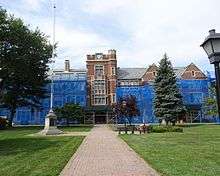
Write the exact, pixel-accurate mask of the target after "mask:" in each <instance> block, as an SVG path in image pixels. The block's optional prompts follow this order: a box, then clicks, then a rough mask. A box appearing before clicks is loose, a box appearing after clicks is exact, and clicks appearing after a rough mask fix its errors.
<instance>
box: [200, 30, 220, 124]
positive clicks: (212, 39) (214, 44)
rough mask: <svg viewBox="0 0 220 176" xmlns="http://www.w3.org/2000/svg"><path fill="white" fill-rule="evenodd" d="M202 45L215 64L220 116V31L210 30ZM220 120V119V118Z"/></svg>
mask: <svg viewBox="0 0 220 176" xmlns="http://www.w3.org/2000/svg"><path fill="white" fill-rule="evenodd" d="M201 47H203V49H204V50H205V52H206V54H207V55H208V58H209V61H210V63H211V64H214V66H215V77H216V98H217V107H218V116H219V118H220V69H219V64H220V33H215V29H212V30H210V31H209V35H208V36H207V37H206V39H205V41H204V42H203V43H202V44H201ZM219 122H220V119H219Z"/></svg>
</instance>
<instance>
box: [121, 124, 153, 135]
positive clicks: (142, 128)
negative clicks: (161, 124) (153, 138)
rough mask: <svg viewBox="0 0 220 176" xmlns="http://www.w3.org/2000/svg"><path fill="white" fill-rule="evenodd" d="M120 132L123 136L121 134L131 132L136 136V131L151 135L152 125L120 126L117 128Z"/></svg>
mask: <svg viewBox="0 0 220 176" xmlns="http://www.w3.org/2000/svg"><path fill="white" fill-rule="evenodd" d="M117 130H118V134H121V132H123V131H124V132H125V134H127V133H128V131H131V133H132V134H134V131H139V133H140V134H142V133H149V130H150V125H148V124H141V125H139V126H137V127H136V126H135V125H131V126H130V125H129V126H126V127H125V126H118V127H117Z"/></svg>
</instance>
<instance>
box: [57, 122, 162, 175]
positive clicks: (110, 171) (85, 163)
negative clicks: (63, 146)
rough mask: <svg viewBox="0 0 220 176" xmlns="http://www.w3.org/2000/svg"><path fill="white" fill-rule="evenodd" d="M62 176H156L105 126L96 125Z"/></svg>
mask: <svg viewBox="0 0 220 176" xmlns="http://www.w3.org/2000/svg"><path fill="white" fill-rule="evenodd" d="M61 176H158V174H157V173H156V172H155V171H154V170H153V169H152V168H150V167H149V166H148V165H147V163H145V161H144V160H143V159H141V158H140V157H139V156H138V155H137V154H136V153H135V152H134V151H133V150H132V149H131V148H129V147H128V145H127V144H126V143H125V142H124V141H122V140H121V139H120V138H118V137H117V133H115V132H113V131H111V130H110V129H109V128H108V127H106V126H104V125H99V126H95V127H94V128H93V129H92V131H91V133H90V134H89V135H88V136H87V137H86V138H85V140H84V141H83V143H82V145H81V146H80V147H79V149H78V150H77V152H76V153H75V154H74V155H73V157H72V158H71V159H70V161H69V162H68V164H67V165H66V166H65V168H64V169H63V171H62V172H61Z"/></svg>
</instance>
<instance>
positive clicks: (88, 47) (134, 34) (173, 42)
mask: <svg viewBox="0 0 220 176" xmlns="http://www.w3.org/2000/svg"><path fill="white" fill-rule="evenodd" d="M20 1H21V2H24V1H26V2H27V3H26V8H25V7H23V9H24V10H21V9H20V10H18V9H11V11H12V12H13V11H14V12H16V11H17V14H19V15H20V16H22V17H23V18H24V19H25V21H26V22H27V23H31V24H32V26H39V27H40V29H41V30H43V31H44V32H45V33H47V34H51V31H52V30H51V22H52V17H51V16H50V17H48V16H46V17H42V15H43V14H38V15H36V14H34V15H33V14H32V11H35V12H36V11H39V9H41V8H45V9H47V10H51V9H50V6H51V2H52V1H46V0H36V1H35V0H20ZM57 3H58V6H57V11H58V13H59V15H60V16H58V18H57V32H56V36H57V41H58V42H59V49H58V55H59V59H58V61H57V63H58V64H57V66H59V65H60V63H61V59H64V57H70V58H73V65H76V66H81V67H83V66H85V57H86V54H89V53H94V52H98V51H99V50H100V52H102V51H105V50H107V49H110V48H114V49H116V50H117V51H118V61H119V62H118V63H119V66H121V67H123V66H126V67H133V66H137V67H138V66H139V67H143V66H147V65H149V64H151V63H153V62H158V61H159V59H160V58H161V57H162V55H163V54H164V52H167V53H168V56H170V58H171V59H172V61H173V62H174V65H180V66H184V65H186V64H189V63H191V62H195V63H196V64H198V65H200V66H202V67H203V68H207V67H208V66H209V63H208V59H207V56H206V55H205V53H204V51H203V50H202V48H200V47H199V45H200V44H201V42H202V41H203V39H204V38H205V36H206V35H207V32H208V30H209V29H211V28H216V30H217V32H218V31H219V32H220V21H219V20H218V19H219V17H220V13H219V9H218V7H219V6H220V1H218V0H203V1H200V0H184V1H176V0H147V1H146V0H135V1H134V0H108V1H106V0H92V1H91V0H85V1H70V0H67V1H58V0H57ZM29 4H32V7H31V8H33V9H32V10H27V9H28V7H29V6H30V5H29ZM45 6H47V8H46V7H45ZM36 9H37V10H36ZM41 13H43V12H42V11H41ZM61 16H62V18H61ZM76 19H82V20H78V21H74V20H76ZM67 22H68V24H67ZM72 23H73V24H74V25H72ZM103 23H106V24H109V25H105V27H106V30H105V31H104V32H100V31H98V30H97V29H99V26H100V28H101V27H103ZM94 26H96V27H94ZM112 26H116V27H117V28H111V27H112ZM91 29H92V30H91ZM117 30H119V31H117ZM106 33H109V35H108V37H107V36H106ZM123 34H124V36H126V37H127V38H125V39H124V38H123V37H124V36H123V37H122V38H123V39H121V38H120V37H121V35H123ZM109 36H112V37H109ZM117 37H118V38H117ZM119 40H121V41H119ZM204 64H205V65H204ZM203 65H204V66H203Z"/></svg>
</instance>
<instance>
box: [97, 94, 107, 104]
mask: <svg viewBox="0 0 220 176" xmlns="http://www.w3.org/2000/svg"><path fill="white" fill-rule="evenodd" d="M94 104H95V105H105V104H106V98H105V96H101V95H99V96H95V99H94Z"/></svg>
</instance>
